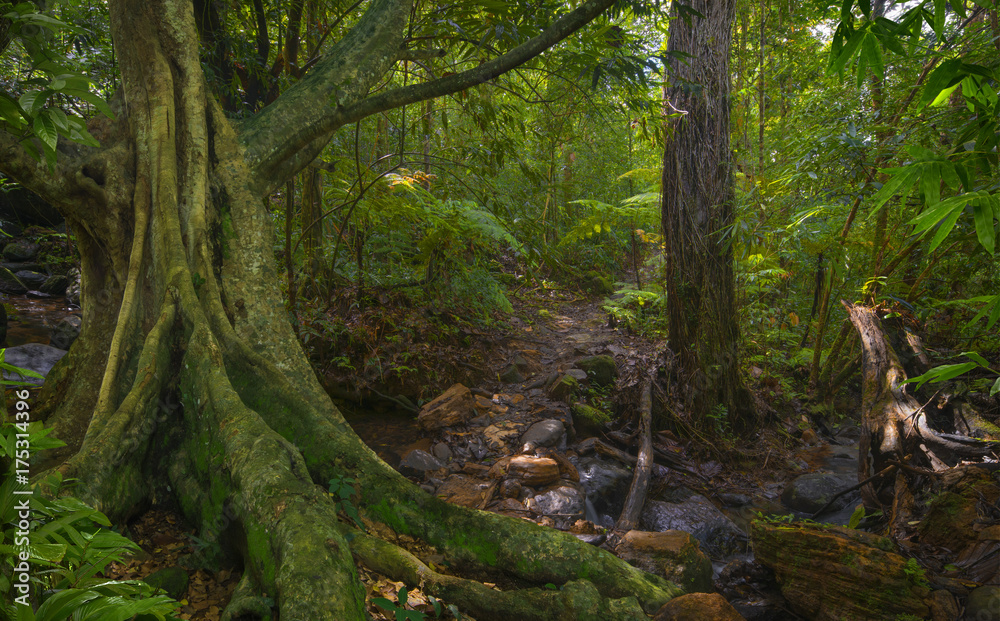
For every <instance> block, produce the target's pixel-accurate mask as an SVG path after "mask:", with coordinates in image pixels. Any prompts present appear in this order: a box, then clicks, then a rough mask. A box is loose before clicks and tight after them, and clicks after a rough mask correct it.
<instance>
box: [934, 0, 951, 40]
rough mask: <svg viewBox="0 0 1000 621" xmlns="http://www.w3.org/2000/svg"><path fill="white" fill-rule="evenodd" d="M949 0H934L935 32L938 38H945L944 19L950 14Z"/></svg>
mask: <svg viewBox="0 0 1000 621" xmlns="http://www.w3.org/2000/svg"><path fill="white" fill-rule="evenodd" d="M947 8H948V0H934V34H935V35H937V38H938V40H941V39H943V38H944V20H945V17H947V15H948V10H947Z"/></svg>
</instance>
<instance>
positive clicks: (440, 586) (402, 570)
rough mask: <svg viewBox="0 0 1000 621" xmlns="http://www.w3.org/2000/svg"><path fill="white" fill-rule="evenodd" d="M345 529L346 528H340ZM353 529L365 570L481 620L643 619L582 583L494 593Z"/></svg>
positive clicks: (632, 605) (631, 604)
mask: <svg viewBox="0 0 1000 621" xmlns="http://www.w3.org/2000/svg"><path fill="white" fill-rule="evenodd" d="M344 528H348V527H344ZM351 530H352V534H353V537H350V538H349V539H350V542H351V543H350V545H351V551H352V552H353V553H354V556H355V558H357V560H358V561H359V562H361V563H363V564H364V565H365V566H367V567H368V568H370V569H373V570H375V571H377V572H379V573H381V574H384V575H386V576H389V577H390V578H392V579H394V580H399V581H402V582H405V583H407V584H411V585H418V586H419V587H420V588H421V590H423V591H424V592H426V593H429V594H431V595H433V596H435V597H438V598H441V599H443V600H445V601H447V602H449V603H452V604H455V605H457V606H458V608H459V609H460V610H461V611H463V612H468V613H469V614H471V615H472V616H474V617H475V618H477V619H482V620H483V621H490V620H495V621H506V620H508V619H523V620H524V621H558V620H566V621H575V620H585V619H594V620H595V621H596V620H601V621H616V620H619V619H620V620H622V621H625V620H637V619H646V618H647V616H646V614H645V613H644V612H643V611H642V607H641V606H640V605H639V602H638V601H637V600H636V599H635V597H624V598H620V599H605V598H602V597H601V595H600V594H599V593H598V591H597V589H596V588H595V587H594V586H593V584H591V583H590V582H587V581H585V580H573V581H570V582H567V583H565V584H564V585H563V586H562V588H561V589H558V590H555V589H546V588H526V589H516V590H512V591H498V590H496V589H493V588H490V587H488V586H486V585H484V584H483V583H481V582H477V581H475V580H467V579H464V578H458V577H455V576H450V575H447V574H442V573H438V572H437V571H434V570H433V569H431V568H430V567H428V566H427V565H426V564H424V562H423V561H421V560H420V559H418V558H417V557H416V556H414V555H413V554H411V553H410V552H408V551H406V550H404V549H402V548H400V547H397V546H395V545H393V544H391V543H388V542H386V541H383V540H381V539H378V538H376V537H371V536H369V535H365V534H363V533H359V532H358V531H354V530H353V529H351Z"/></svg>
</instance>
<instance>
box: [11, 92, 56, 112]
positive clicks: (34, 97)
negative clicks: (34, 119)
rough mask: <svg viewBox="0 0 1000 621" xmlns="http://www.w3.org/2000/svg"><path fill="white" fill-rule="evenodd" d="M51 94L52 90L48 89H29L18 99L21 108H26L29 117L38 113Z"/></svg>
mask: <svg viewBox="0 0 1000 621" xmlns="http://www.w3.org/2000/svg"><path fill="white" fill-rule="evenodd" d="M51 94H52V91H50V90H48V89H45V90H34V91H28V92H26V93H24V94H23V95H21V97H20V99H18V103H20V104H21V109H22V110H24V111H25V113H27V115H28V116H29V117H30V116H35V115H36V114H38V111H39V110H41V109H42V106H44V105H45V101H46V100H47V99H48V98H49V95H51Z"/></svg>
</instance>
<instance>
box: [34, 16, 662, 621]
mask: <svg viewBox="0 0 1000 621" xmlns="http://www.w3.org/2000/svg"><path fill="white" fill-rule="evenodd" d="M121 2H122V3H124V6H121V7H116V9H117V10H115V11H114V15H115V20H114V22H113V30H114V32H115V38H116V41H120V42H121V43H120V45H121V46H122V48H121V49H122V50H123V54H122V57H123V61H122V67H121V70H122V75H123V84H124V94H123V100H124V101H126V102H128V108H127V110H126V111H124V112H123V114H122V117H123V119H124V120H123V121H122V123H123V124H124V126H123V127H122V128H121V132H120V134H121V135H122V136H126V138H123V140H125V142H126V144H127V147H123V149H124V152H125V153H127V155H128V157H127V158H126V159H128V162H127V165H126V166H124V167H123V170H126V171H128V172H129V173H130V175H131V176H130V175H125V177H126V178H119V177H116V176H115V175H113V174H109V175H108V176H107V178H106V179H107V182H108V184H109V185H107V187H102V188H100V190H101V191H100V192H95V193H94V195H95V196H97V197H98V198H99V199H100V201H102V202H101V204H100V205H98V206H97V207H96V208H95V209H96V213H98V214H100V215H97V216H89V215H88V214H86V213H79V214H75V215H73V214H70V218H71V221H72V222H73V226H74V229H75V230H76V231H77V232H78V234H80V238H81V243H80V248H81V252H82V253H83V254H84V260H83V269H84V288H85V293H86V295H85V299H84V313H85V322H84V326H85V327H84V334H83V335H81V341H80V343H79V344H77V345H75V346H74V351H73V352H72V353H71V354H70V355H69V356H67V357H66V358H65V359H64V360H66V362H64V363H61V364H60V365H59V366H57V368H56V369H55V370H54V371H53V373H52V375H51V376H50V377H51V380H52V384H51V386H53V387H60V389H62V390H64V391H65V395H66V398H63V397H62V395H60V394H57V393H56V392H55V391H54V390H52V389H47V395H48V396H47V399H48V407H49V408H50V409H54V410H55V411H54V413H53V415H52V417H51V419H50V422H53V423H55V425H56V433H57V434H58V435H59V436H63V437H66V438H67V439H69V440H70V441H71V442H72V444H73V446H72V447H71V448H72V449H73V450H75V454H72V456H67V457H69V458H68V460H66V461H65V463H63V464H62V466H61V472H62V473H63V474H64V475H65V476H68V477H73V478H76V479H78V480H79V484H78V486H77V487H76V488H75V490H74V493H75V494H77V495H79V496H81V497H82V498H84V499H85V500H88V501H90V502H92V503H93V504H95V505H96V506H97V507H98V508H100V509H101V510H102V511H104V512H105V513H107V514H108V515H109V517H111V518H112V519H113V520H124V519H127V518H128V517H129V516H131V515H132V514H134V513H135V512H137V511H139V510H141V509H142V508H143V507H145V506H147V505H148V504H150V503H156V502H165V503H174V504H177V505H179V507H180V509H181V511H182V512H183V513H184V515H185V516H186V517H187V519H188V520H189V521H191V522H192V523H193V524H195V525H197V526H198V530H199V536H200V538H201V540H202V541H203V542H205V543H206V546H207V549H206V550H205V553H206V554H208V558H206V559H205V560H206V562H207V563H211V562H212V561H213V560H215V559H214V558H212V554H221V553H223V552H228V553H231V554H234V555H235V556H238V557H239V559H240V560H241V561H242V565H243V571H244V574H243V577H242V579H241V581H240V583H239V587H238V589H237V592H236V593H235V594H234V597H233V600H232V602H231V603H230V606H229V607H228V608H227V609H226V611H225V618H226V619H236V618H239V617H242V616H246V615H250V616H263V615H264V614H266V613H268V612H269V611H268V610H267V608H268V603H267V602H269V601H270V602H274V605H275V606H276V607H277V608H278V614H279V615H280V618H281V619H282V620H283V621H290V620H301V621H323V620H329V621H361V620H362V619H365V617H366V613H365V597H364V596H365V593H364V589H363V586H362V584H361V582H360V580H359V577H358V572H357V568H356V565H355V559H354V557H353V556H352V549H351V548H352V546H353V547H354V548H355V549H354V554H356V555H358V557H359V558H361V559H363V560H364V562H365V563H366V564H368V565H372V566H378V567H380V568H381V570H384V571H385V572H386V573H389V574H390V575H394V576H399V577H401V579H404V580H406V581H408V582H409V581H413V582H414V583H421V582H423V583H424V584H425V585H426V587H427V588H428V590H429V592H432V593H438V594H440V595H441V597H443V598H445V599H447V600H449V601H453V602H454V603H457V604H458V605H459V606H461V607H462V608H463V609H466V610H469V611H476V613H477V616H480V617H482V618H484V619H485V618H507V619H509V618H512V617H523V618H525V619H623V620H624V619H638V618H642V617H643V611H646V612H653V611H655V610H656V609H657V608H659V607H660V606H661V605H662V604H663V603H664V602H666V601H667V600H669V599H670V598H671V597H673V596H674V595H676V594H678V593H679V589H678V588H677V587H675V586H674V585H672V584H670V583H668V582H667V581H665V580H663V579H662V578H658V577H656V576H653V575H651V574H647V573H645V572H642V571H640V570H638V569H635V568H634V567H632V566H630V565H628V564H627V563H625V562H624V561H622V560H620V559H618V558H616V557H614V556H613V555H611V554H610V553H608V552H606V551H604V550H600V549H597V548H595V547H592V546H590V545H587V544H585V543H583V542H581V541H579V540H578V539H576V538H575V537H573V536H571V535H568V534H566V533H561V532H558V531H555V530H553V529H549V528H545V527H541V526H538V525H536V524H533V523H530V522H526V521H522V520H517V519H513V518H508V517H503V516H499V515H496V514H492V513H485V512H482V511H476V510H472V509H467V508H464V507H459V506H456V505H450V504H447V503H445V502H444V501H442V500H440V499H438V498H434V497H432V496H429V495H428V494H426V493H425V492H423V491H422V490H420V489H419V488H417V487H416V486H414V485H413V484H411V483H410V482H409V481H407V480H406V479H405V478H404V477H402V476H401V475H400V474H399V473H397V472H396V471H394V470H392V469H391V468H390V467H389V466H388V465H386V464H385V463H384V462H382V461H381V460H379V458H378V457H377V456H376V455H375V453H374V452H372V451H371V450H370V449H369V448H368V447H367V446H365V445H364V444H363V442H362V441H361V440H360V439H359V438H358V437H357V435H356V434H355V433H354V432H353V431H352V430H351V428H350V427H349V425H347V423H346V422H345V421H344V418H343V417H342V416H341V414H340V412H338V411H337V409H336V408H335V407H334V405H333V403H332V402H331V401H330V398H329V397H328V396H327V395H326V394H325V392H324V391H323V389H322V387H321V386H320V384H319V382H318V380H317V379H316V376H315V374H313V372H312V371H311V369H310V366H309V362H308V360H307V359H306V357H305V355H304V354H303V352H302V349H301V347H300V346H299V344H298V342H297V340H296V339H295V336H294V334H293V332H292V330H291V326H290V324H289V321H288V317H287V313H286V311H285V309H284V305H283V302H282V299H281V296H280V290H279V288H278V286H277V282H278V281H277V275H276V274H275V272H274V266H273V263H274V260H273V246H272V231H271V221H270V218H269V216H268V214H267V213H266V211H265V209H264V207H263V205H262V201H261V196H259V195H258V194H256V193H255V190H254V188H255V187H258V183H259V182H260V181H261V180H259V179H254V178H253V176H252V175H251V172H250V169H249V167H248V165H247V160H246V158H245V157H244V154H243V151H242V149H241V147H240V145H239V142H238V137H237V135H236V133H235V131H234V130H233V128H232V126H231V125H230V123H229V121H228V120H227V119H226V118H225V116H224V115H223V114H222V112H221V110H220V109H219V107H218V105H217V104H216V103H215V102H213V101H211V100H210V99H208V98H207V97H206V94H205V88H204V83H203V77H202V73H201V71H202V70H201V66H200V63H199V59H198V53H197V50H198V37H197V33H196V31H195V28H194V23H193V19H192V17H191V15H190V10H191V8H190V3H188V2H185V1H183V0H121ZM372 4H373V5H374V7H375V8H373V9H372V13H371V16H369V17H366V19H368V20H369V21H370V22H371V26H372V29H370V30H366V29H364V28H361V29H359V30H358V31H357V32H360V33H362V34H361V35H358V36H369V35H371V36H376V35H377V36H388V35H386V32H383V31H382V30H380V29H383V27H384V24H382V23H381V22H380V21H379V18H378V15H379V13H380V11H381V12H384V13H386V14H388V13H392V14H395V12H401V13H400V14H401V15H402V16H403V17H400V19H404V18H405V15H406V14H408V9H405V7H404V8H402V9H401V8H400V7H401V6H402V5H403V4H405V3H402V4H401V3H398V2H395V1H394V0H376V1H375V2H373V3H372ZM164 15H167V16H169V19H161V17H162V16H164ZM397 17H398V16H397ZM386 28H388V27H386ZM389 30H392V29H391V28H389ZM397 30H398V32H396V31H392V32H394V33H395V34H393V35H392V36H395V37H399V38H401V37H402V32H403V29H402V28H398V29H397ZM364 33H368V34H364ZM400 45H401V43H400V42H399V41H395V42H393V43H392V45H389V46H388V49H397V48H399V47H400ZM360 53H361V52H359V54H360ZM378 62H381V63H384V64H386V65H387V66H388V65H389V64H391V63H392V62H393V59H392V58H382V59H381V60H380V61H378ZM358 85H359V86H358V88H361V86H364V84H362V81H359V82H358ZM352 88H353V86H352ZM365 89H367V86H365ZM129 141H130V142H129ZM101 209H104V210H105V211H107V212H108V214H105V212H104V211H101ZM74 218H75V219H74ZM98 287H99V289H96V288H98ZM100 296H104V297H101V299H100V300H98V297H100ZM105 297H106V300H105V299H104V298H105ZM95 328H98V329H95ZM95 377H98V378H101V380H100V382H94V381H93V378H95ZM47 385H49V384H48V383H47ZM83 429H86V430H87V431H86V435H84V434H83V431H82V430H83ZM164 475H166V476H164ZM338 476H339V477H352V478H354V479H355V480H356V482H357V483H356V486H357V490H358V496H357V500H356V503H355V504H356V505H357V507H358V509H359V510H360V512H361V515H362V516H363V517H364V519H366V520H368V521H370V522H371V523H373V524H381V525H383V526H384V527H386V529H387V530H389V531H392V532H393V533H395V534H397V535H408V536H410V537H413V538H415V539H418V540H420V541H423V542H424V543H426V544H427V545H429V546H432V547H433V548H435V549H436V551H437V552H438V553H440V554H442V555H444V557H445V558H446V559H447V560H448V562H449V563H450V564H451V566H452V567H453V568H455V569H456V570H458V571H460V572H463V573H467V574H468V575H474V576H476V577H496V578H498V579H501V578H502V579H504V581H506V582H511V583H514V584H519V585H524V588H521V589H518V590H516V591H512V592H509V593H501V592H499V591H495V590H493V589H490V588H487V587H485V586H484V585H483V584H481V583H478V582H475V581H472V580H467V579H463V578H458V577H454V576H445V575H442V574H440V573H437V572H434V571H431V570H430V569H429V568H427V567H426V566H424V565H423V564H421V563H420V562H419V561H417V560H416V559H415V558H414V557H412V555H409V554H408V553H406V552H405V551H403V550H400V549H398V548H396V547H395V546H393V545H391V544H388V543H385V542H380V541H379V540H378V539H376V538H374V537H372V536H369V535H355V536H354V537H353V543H352V544H351V545H348V542H347V540H346V539H345V537H344V532H345V531H344V526H343V525H342V524H340V523H339V521H338V516H337V507H336V505H335V504H334V502H333V500H332V499H331V498H330V497H329V495H328V494H327V493H326V491H325V487H326V485H327V482H328V481H329V480H330V479H332V478H334V477H338ZM379 532H381V529H380V531H379ZM548 583H551V584H553V585H557V586H558V587H561V588H560V589H558V590H552V589H546V588H543V587H544V585H546V584H548ZM490 611H495V612H492V613H491V612H490ZM491 615H492V617H491Z"/></svg>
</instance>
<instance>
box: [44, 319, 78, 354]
mask: <svg viewBox="0 0 1000 621" xmlns="http://www.w3.org/2000/svg"><path fill="white" fill-rule="evenodd" d="M82 325H83V320H82V319H80V318H79V317H77V316H76V315H70V316H69V317H64V318H63V319H62V321H60V322H59V323H58V324H57V325H56V327H55V329H53V330H52V334H51V335H49V345H52V346H53V347H56V348H58V349H65V350H68V349H69V346H70V345H72V344H73V341H75V340H76V339H77V337H79V336H80V328H81V327H82Z"/></svg>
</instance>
